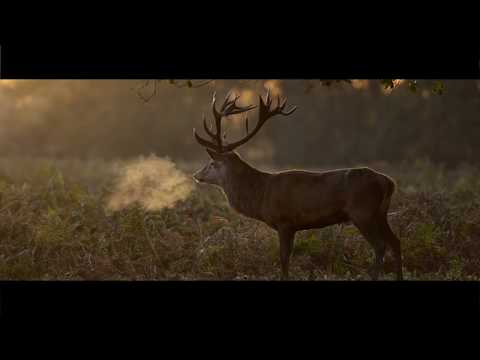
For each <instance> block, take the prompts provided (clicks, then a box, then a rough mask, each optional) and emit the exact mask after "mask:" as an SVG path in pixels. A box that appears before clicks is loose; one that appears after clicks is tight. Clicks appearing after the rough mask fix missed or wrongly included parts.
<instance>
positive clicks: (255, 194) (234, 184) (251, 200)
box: [223, 161, 269, 220]
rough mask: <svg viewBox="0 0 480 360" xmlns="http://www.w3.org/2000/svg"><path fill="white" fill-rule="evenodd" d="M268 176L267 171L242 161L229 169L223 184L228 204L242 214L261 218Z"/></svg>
mask: <svg viewBox="0 0 480 360" xmlns="http://www.w3.org/2000/svg"><path fill="white" fill-rule="evenodd" d="M268 176H269V174H268V173H264V172H262V171H259V170H257V169H255V168H254V167H252V166H250V165H249V164H247V163H246V162H243V161H242V162H241V163H239V164H238V166H235V167H234V168H233V169H231V171H229V174H228V177H227V181H226V182H225V184H224V186H223V191H224V193H225V195H226V197H227V199H228V201H229V203H230V205H231V206H232V207H233V208H234V209H235V210H237V211H238V212H239V213H241V214H242V215H245V216H248V217H251V218H254V219H257V220H262V214H261V209H262V204H263V197H264V194H265V190H266V184H267V180H268Z"/></svg>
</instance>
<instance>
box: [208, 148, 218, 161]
mask: <svg viewBox="0 0 480 360" xmlns="http://www.w3.org/2000/svg"><path fill="white" fill-rule="evenodd" d="M205 150H207V153H208V155H210V157H211V158H212V160H220V159H221V156H220V154H219V153H217V152H216V151H214V150H212V149H209V148H205Z"/></svg>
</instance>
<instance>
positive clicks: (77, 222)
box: [0, 159, 480, 280]
mask: <svg viewBox="0 0 480 360" xmlns="http://www.w3.org/2000/svg"><path fill="white" fill-rule="evenodd" d="M117 166H118V164H113V166H112V164H111V163H107V162H103V161H100V160H99V161H89V162H85V161H79V160H76V161H74V160H68V161H67V160H63V161H53V160H49V159H43V160H42V159H30V160H29V159H1V160H0V169H1V171H0V279H2V280H5V279H13V280H27V279H28V280H30V279H78V280H81V279H96V280H111V279H113V280H115V279H118V280H144V279H149V280H151V279H255V280H263V279H266V280H271V279H278V278H279V275H280V274H279V266H278V259H277V257H278V255H277V254H278V243H277V239H276V234H275V233H274V232H273V231H272V230H270V229H269V228H267V227H266V226H265V225H264V224H261V223H258V222H256V221H253V220H249V219H246V218H244V217H242V216H240V215H238V214H237V213H236V212H234V211H233V210H231V209H230V208H229V206H228V204H227V203H226V201H225V199H224V198H223V196H222V194H221V193H220V192H219V191H218V190H216V189H214V188H209V187H201V188H197V189H195V191H194V192H193V193H192V195H191V196H190V197H189V198H188V199H187V200H185V201H181V202H179V203H177V205H176V206H174V207H173V208H169V209H164V210H162V211H146V210H145V209H143V208H141V207H139V206H135V205H134V206H130V207H127V208H125V209H123V210H120V211H117V212H108V211H106V210H105V201H106V199H107V198H108V196H109V194H110V191H111V186H112V180H113V178H112V176H113V174H114V170H115V169H116V167H117ZM377 168H378V167H377ZM379 170H386V171H387V172H388V173H389V174H391V175H392V176H394V177H395V178H396V179H397V181H398V184H399V189H398V191H397V193H396V195H394V199H393V204H392V209H391V211H392V212H394V214H393V215H392V216H391V218H390V221H391V224H392V227H393V229H394V231H395V232H396V233H397V234H398V236H399V237H400V239H401V241H402V244H403V255H404V271H405V277H406V278H407V279H422V280H444V279H447V280H450V279H452V280H453V279H461V280H472V279H476V280H478V279H480V176H479V174H480V171H479V169H478V168H475V167H471V166H461V167H458V168H457V169H455V170H445V169H442V168H441V167H436V166H433V165H432V164H430V163H428V162H418V163H416V164H413V166H412V164H409V165H408V166H407V165H404V166H396V167H392V166H387V165H383V168H380V169H379ZM371 256H372V253H371V250H370V248H369V246H368V244H367V243H366V242H365V241H364V240H363V238H362V237H361V236H360V234H359V233H358V231H357V230H356V229H355V228H354V227H352V226H332V227H329V228H325V229H323V230H316V231H304V232H301V233H298V234H297V240H296V244H295V251H294V256H293V258H292V265H291V275H292V277H293V278H294V279H297V280H310V279H314V280H333V279H335V280H337V279H343V280H354V279H355V280H357V279H359V280H362V279H369V277H368V275H367V272H366V271H367V268H368V266H369V263H370V261H371ZM392 265H393V263H392V259H391V257H390V256H389V255H387V259H386V269H387V274H386V276H385V277H386V278H387V279H393V278H394V276H393V274H392V273H391V271H392V270H393V266H392Z"/></svg>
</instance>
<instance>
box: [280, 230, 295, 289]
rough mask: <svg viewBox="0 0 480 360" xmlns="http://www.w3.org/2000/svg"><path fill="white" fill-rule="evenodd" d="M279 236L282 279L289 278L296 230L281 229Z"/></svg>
mask: <svg viewBox="0 0 480 360" xmlns="http://www.w3.org/2000/svg"><path fill="white" fill-rule="evenodd" d="M278 238H279V240H280V265H281V267H282V277H281V279H282V280H288V266H289V262H290V255H291V254H292V250H293V241H294V239H295V231H292V230H290V229H279V230H278Z"/></svg>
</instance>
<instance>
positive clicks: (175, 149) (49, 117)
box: [0, 80, 480, 167]
mask: <svg viewBox="0 0 480 360" xmlns="http://www.w3.org/2000/svg"><path fill="white" fill-rule="evenodd" d="M324 85H328V86H324ZM267 88H269V89H271V92H272V94H273V95H284V96H288V98H289V103H290V104H294V105H297V106H298V110H297V112H296V113H295V114H294V115H293V116H292V117H289V118H283V117H280V118H274V119H272V120H271V121H270V122H269V123H268V124H266V126H265V127H264V128H263V129H262V131H261V132H260V134H259V135H257V136H256V138H254V139H253V140H252V141H251V143H250V144H248V145H245V146H243V147H242V148H240V149H239V150H240V152H241V153H242V154H244V155H245V156H246V157H247V158H249V159H250V160H252V161H258V162H263V163H272V164H275V165H277V166H283V165H287V164H299V165H305V166H314V167H315V166H328V165H333V164H335V165H336V164H342V165H351V164H357V163H366V162H372V161H386V162H404V161H413V160H415V159H419V158H421V159H427V160H429V161H432V162H434V163H439V164H444V165H445V166H451V165H456V164H458V163H464V162H465V163H477V162H478V150H479V141H478V138H479V135H480V119H479V113H480V111H479V110H480V87H479V81H478V80H445V81H434V80H415V81H414V80H348V81H345V80H343V81H335V80H332V81H331V80H162V81H159V80H150V81H147V80H18V81H17V80H0V122H1V127H0V153H1V156H4V157H5V156H23V155H26V156H44V157H53V158H80V159H91V158H103V159H106V160H110V159H123V158H129V157H135V156H138V155H149V154H150V153H156V154H157V155H159V156H169V157H171V158H172V159H173V160H179V161H197V160H201V159H203V158H205V156H206V155H205V154H204V152H203V151H201V149H200V148H199V145H198V144H197V143H196V142H195V141H194V139H193V136H192V128H193V127H196V128H201V116H202V113H205V114H206V115H207V117H210V118H211V113H210V101H211V97H212V94H213V92H214V91H217V93H218V95H219V96H220V97H223V96H224V95H226V94H227V92H228V91H229V90H230V89H233V90H234V91H236V92H238V93H240V94H241V95H242V98H241V101H242V102H244V103H256V102H257V101H258V100H257V98H256V93H263V94H264V93H265V91H266V89H267ZM440 94H441V96H440ZM250 118H251V123H254V121H255V115H253V114H252V115H251V116H250ZM227 128H228V130H229V139H234V138H236V137H237V136H241V135H243V132H244V125H243V121H242V119H241V118H234V119H231V120H230V121H229V122H228V124H227Z"/></svg>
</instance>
